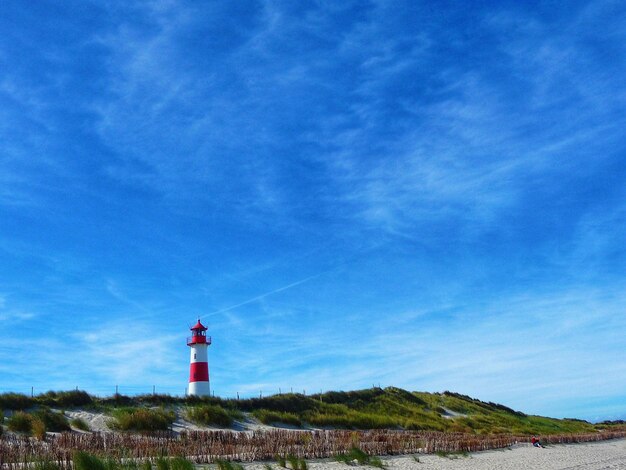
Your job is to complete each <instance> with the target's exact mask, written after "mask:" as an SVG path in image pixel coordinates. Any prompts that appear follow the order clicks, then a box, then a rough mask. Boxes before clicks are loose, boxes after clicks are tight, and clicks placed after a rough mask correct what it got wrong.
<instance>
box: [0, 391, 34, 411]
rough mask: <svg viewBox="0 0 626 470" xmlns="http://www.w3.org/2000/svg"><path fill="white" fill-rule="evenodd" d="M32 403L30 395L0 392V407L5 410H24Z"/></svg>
mask: <svg viewBox="0 0 626 470" xmlns="http://www.w3.org/2000/svg"><path fill="white" fill-rule="evenodd" d="M33 405H34V401H33V399H32V398H31V397H27V396H26V395H22V394H21V393H2V394H0V409H5V410H11V411H16V410H26V409H28V408H31V407H32V406H33Z"/></svg>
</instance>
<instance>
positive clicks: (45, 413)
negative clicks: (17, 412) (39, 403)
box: [33, 408, 71, 432]
mask: <svg viewBox="0 0 626 470" xmlns="http://www.w3.org/2000/svg"><path fill="white" fill-rule="evenodd" d="M33 415H34V417H35V418H36V419H39V420H41V421H42V422H43V424H44V426H45V428H46V429H47V430H48V431H54V432H61V431H70V430H71V428H70V424H69V423H68V421H67V418H66V417H65V415H64V414H63V413H57V412H54V411H52V410H50V409H47V408H42V409H40V410H38V411H36V412H35V413H33Z"/></svg>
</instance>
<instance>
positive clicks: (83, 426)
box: [70, 418, 90, 431]
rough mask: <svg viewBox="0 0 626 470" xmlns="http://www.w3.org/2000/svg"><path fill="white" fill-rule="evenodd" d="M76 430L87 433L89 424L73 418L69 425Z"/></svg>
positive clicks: (81, 419)
mask: <svg viewBox="0 0 626 470" xmlns="http://www.w3.org/2000/svg"><path fill="white" fill-rule="evenodd" d="M70 424H71V425H72V426H73V427H75V428H76V429H80V430H81V431H89V430H90V429H89V424H87V421H85V420H84V419H83V418H74V419H73V420H72V422H71V423H70Z"/></svg>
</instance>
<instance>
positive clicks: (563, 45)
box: [0, 0, 626, 419]
mask: <svg viewBox="0 0 626 470" xmlns="http://www.w3.org/2000/svg"><path fill="white" fill-rule="evenodd" d="M127 3H129V4H130V5H127ZM0 8H1V11H2V14H0V37H1V38H2V40H1V41H0V70H1V73H0V321H1V322H0V391H6V390H13V391H22V392H30V389H31V387H35V391H45V390H49V389H67V388H74V387H76V386H78V387H80V388H82V389H86V390H89V391H92V392H94V393H98V394H109V393H112V392H113V391H114V387H115V385H116V384H117V385H119V386H120V390H121V391H122V392H126V393H139V392H147V391H151V390H152V386H153V385H156V387H157V390H160V391H164V392H169V393H182V392H183V391H184V388H185V386H186V380H187V374H188V348H187V347H186V345H185V337H186V335H187V333H188V330H187V328H188V327H189V326H190V325H191V324H193V323H194V322H195V320H196V319H197V317H198V316H199V317H201V318H202V320H203V322H205V323H207V324H208V326H209V329H210V331H209V334H211V335H212V336H213V343H214V344H213V345H212V346H211V348H210V351H209V357H210V359H209V360H210V369H211V379H212V385H213V388H214V390H215V391H216V393H217V394H219V395H223V396H233V395H235V394H236V393H237V392H239V393H241V394H242V395H253V394H258V393H259V391H260V390H262V391H263V393H265V394H268V393H274V392H276V391H278V388H279V387H280V388H282V390H288V389H290V388H292V387H293V389H294V390H307V391H308V392H317V391H319V390H341V389H343V390H350V389H357V388H364V387H369V386H372V384H376V385H378V384H380V385H381V386H388V385H395V386H399V387H403V388H406V389H410V390H421V391H444V390H451V391H456V392H460V393H464V394H468V395H471V396H475V397H477V398H480V399H483V400H488V401H496V402H501V403H504V404H506V405H508V406H511V407H513V408H516V409H520V410H522V411H525V412H528V413H537V414H544V415H550V416H556V417H563V416H568V417H579V418H586V419H604V418H619V417H622V418H623V417H625V416H626V335H625V334H624V333H623V332H624V331H625V330H626V289H625V287H626V279H625V277H624V273H625V272H626V249H625V247H626V244H625V243H624V241H625V239H626V185H625V184H624V180H625V176H626V159H625V157H626V142H625V140H624V129H625V128H626V112H625V111H626V106H625V105H626V86H625V84H624V80H623V77H624V76H625V75H626V47H625V46H624V45H625V44H626V8H625V7H624V5H623V3H622V2H618V1H615V2H609V1H596V2H574V1H572V2H464V3H459V2H436V3H433V2H418V1H407V2H401V1H398V2H375V1H374V2H350V1H346V2H331V1H325V0H320V1H316V2H301V3H297V2H296V3H295V2H287V1H285V2H280V1H238V2H177V1H173V0H172V1H151V2H102V1H101V2H97V1H91V2H89V1H66V2H60V3H59V2H52V1H49V2H46V1H38V2H28V3H27V4H26V3H24V2H21V1H12V0H8V1H4V2H2V6H1V7H0Z"/></svg>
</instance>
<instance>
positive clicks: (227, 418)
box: [0, 387, 624, 435]
mask: <svg viewBox="0 0 626 470" xmlns="http://www.w3.org/2000/svg"><path fill="white" fill-rule="evenodd" d="M157 405H158V406H161V407H169V406H173V405H183V406H186V407H187V409H188V417H189V418H190V419H191V420H192V421H194V422H197V423H198V424H209V425H218V426H224V427H228V426H231V425H232V422H233V419H242V418H243V415H242V412H249V413H252V414H253V415H254V416H255V417H256V418H257V419H259V420H260V421H261V422H262V423H265V424H281V423H282V424H288V425H292V426H304V425H307V424H308V425H311V426H316V427H324V428H342V429H384V428H388V429H410V430H418V431H420V430H423V431H442V432H466V433H473V434H498V433H512V434H519V435H531V434H544V435H549V434H561V433H589V432H597V431H598V430H601V429H607V428H609V429H613V428H620V427H623V426H624V424H623V423H601V424H598V425H596V426H594V425H592V424H591V423H588V422H586V421H581V420H574V419H570V420H568V419H552V418H546V417H541V416H530V415H526V414H524V413H522V412H520V411H516V410H513V409H511V408H509V407H506V406H504V405H500V404H497V403H492V402H483V401H480V400H477V399H474V398H471V397H468V396H466V395H461V394H458V393H452V392H443V393H425V392H408V391H406V390H402V389H399V388H395V387H388V388H386V389H381V388H371V389H365V390H357V391H351V392H327V393H323V394H314V395H308V396H305V395H303V394H299V393H286V394H279V395H272V396H268V397H263V398H250V399H242V400H235V399H221V398H218V397H197V396H190V397H175V396H170V395H163V394H160V395H158V394H155V395H140V396H136V397H128V396H124V395H113V396H111V397H106V398H97V397H93V396H90V395H88V394H87V393H86V392H83V391H80V390H73V391H69V392H46V393H44V394H41V395H37V396H35V397H28V396H25V395H21V394H16V393H3V394H0V408H2V409H4V410H13V411H23V410H29V409H37V408H41V407H42V406H50V407H58V408H61V409H63V408H69V407H77V406H81V407H88V408H100V409H103V410H109V411H110V412H111V413H113V415H114V419H113V420H112V421H113V427H114V428H116V429H120V430H163V429H167V428H168V427H169V426H170V425H171V422H172V420H173V418H171V419H170V415H169V412H166V411H160V412H159V411H156V412H153V411H152V410H150V411H142V412H138V411H135V412H129V411H128V410H129V409H132V410H147V409H149V408H148V407H154V406H157ZM137 413H139V414H137ZM42 420H43V421H45V422H46V426H47V427H50V423H49V422H47V421H46V419H43V418H42ZM7 424H8V423H7ZM31 427H32V425H31Z"/></svg>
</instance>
